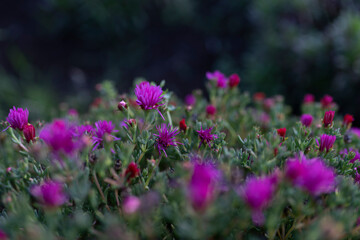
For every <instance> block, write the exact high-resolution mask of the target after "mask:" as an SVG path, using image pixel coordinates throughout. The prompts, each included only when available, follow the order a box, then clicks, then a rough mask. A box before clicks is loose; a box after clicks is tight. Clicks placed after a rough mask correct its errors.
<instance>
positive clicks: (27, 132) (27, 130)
mask: <svg viewBox="0 0 360 240" xmlns="http://www.w3.org/2000/svg"><path fill="white" fill-rule="evenodd" d="M23 133H24V137H25V139H26V142H28V143H29V142H30V141H33V140H34V139H35V127H34V126H33V125H32V124H30V123H28V124H27V125H26V126H25V127H24V130H23Z"/></svg>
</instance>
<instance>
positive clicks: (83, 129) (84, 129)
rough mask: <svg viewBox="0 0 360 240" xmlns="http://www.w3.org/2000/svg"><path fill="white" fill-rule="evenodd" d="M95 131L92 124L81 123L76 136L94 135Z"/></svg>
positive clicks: (76, 129) (75, 133)
mask: <svg viewBox="0 0 360 240" xmlns="http://www.w3.org/2000/svg"><path fill="white" fill-rule="evenodd" d="M94 132H95V130H94V128H93V126H91V125H90V124H86V125H80V126H77V127H76V128H75V132H74V136H76V137H81V136H83V135H85V134H86V135H89V136H92V135H93V134H94Z"/></svg>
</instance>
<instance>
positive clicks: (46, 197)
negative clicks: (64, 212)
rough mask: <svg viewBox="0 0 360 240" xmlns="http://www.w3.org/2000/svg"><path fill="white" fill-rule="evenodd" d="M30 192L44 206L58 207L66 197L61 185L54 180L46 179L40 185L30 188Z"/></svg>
mask: <svg viewBox="0 0 360 240" xmlns="http://www.w3.org/2000/svg"><path fill="white" fill-rule="evenodd" d="M30 192H31V194H32V195H33V196H34V197H35V198H36V199H37V200H38V201H39V202H40V203H42V204H43V205H45V206H46V207H58V206H61V205H63V204H64V203H65V202H66V200H67V197H66V195H65V193H64V190H63V185H62V184H61V183H59V182H55V181H51V180H49V181H46V182H44V183H43V184H41V185H37V186H34V187H32V188H31V190H30Z"/></svg>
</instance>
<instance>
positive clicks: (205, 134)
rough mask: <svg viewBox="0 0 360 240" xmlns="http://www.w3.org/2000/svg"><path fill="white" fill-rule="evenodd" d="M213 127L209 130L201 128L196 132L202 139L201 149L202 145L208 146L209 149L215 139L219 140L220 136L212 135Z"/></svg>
mask: <svg viewBox="0 0 360 240" xmlns="http://www.w3.org/2000/svg"><path fill="white" fill-rule="evenodd" d="M212 129H213V127H209V128H207V129H205V130H204V129H203V128H202V126H201V129H200V130H199V131H196V132H197V133H198V134H199V138H200V141H201V142H200V144H199V148H200V147H201V145H202V144H203V143H204V144H206V143H207V144H208V145H209V147H211V142H212V141H213V140H214V139H215V138H218V136H217V135H216V134H211V131H212Z"/></svg>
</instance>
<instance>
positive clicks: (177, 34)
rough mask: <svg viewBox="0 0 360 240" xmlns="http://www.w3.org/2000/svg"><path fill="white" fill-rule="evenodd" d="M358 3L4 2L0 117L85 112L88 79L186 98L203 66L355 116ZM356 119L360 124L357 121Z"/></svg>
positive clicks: (295, 102)
mask: <svg viewBox="0 0 360 240" xmlns="http://www.w3.org/2000/svg"><path fill="white" fill-rule="evenodd" d="M359 10H360V1H357V0H292V1H288V0H153V1H152V0H33V1H29V0H17V1H12V0H3V1H2V7H1V8H0V119H5V117H6V115H7V113H8V109H9V108H10V107H12V106H13V105H15V106H21V107H28V108H29V110H30V111H31V118H32V119H34V118H44V119H47V118H49V117H50V116H53V115H56V109H58V106H59V104H60V103H61V102H68V104H69V106H70V107H71V108H76V109H78V110H80V112H81V111H86V110H87V107H88V105H89V104H90V103H91V102H92V101H93V98H94V97H95V96H96V91H95V87H94V86H95V85H96V83H99V82H101V81H103V80H112V81H113V82H114V83H115V84H116V87H117V90H118V91H119V92H127V91H130V90H131V91H132V89H130V88H131V85H132V81H133V80H134V79H135V78H137V77H144V78H146V79H147V80H150V81H156V82H158V83H159V82H160V81H161V80H162V79H165V80H166V82H167V87H168V88H169V89H170V90H172V91H174V92H175V93H176V94H178V95H179V96H180V97H184V96H185V95H186V94H188V93H189V92H190V89H194V88H203V87H204V83H205V81H206V79H205V73H206V71H213V70H216V69H219V70H220V71H223V72H224V73H226V74H231V73H234V72H236V73H238V74H239V75H240V77H241V84H240V87H241V88H242V89H243V90H248V91H250V92H252V93H253V92H256V91H263V92H265V93H266V94H267V95H274V94H283V95H284V96H285V100H286V102H287V103H288V104H290V105H292V107H293V110H294V113H295V114H296V113H299V104H300V103H301V101H302V98H303V96H304V94H305V93H313V94H314V95H315V96H316V98H317V100H320V98H321V97H322V96H323V95H324V94H326V93H327V94H330V95H332V96H334V99H335V101H336V102H337V103H339V105H340V111H341V112H342V113H350V114H354V115H355V124H356V123H357V122H360V111H359V110H358V108H359V107H358V106H360V94H359V91H360V14H359ZM356 125H359V124H356Z"/></svg>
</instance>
